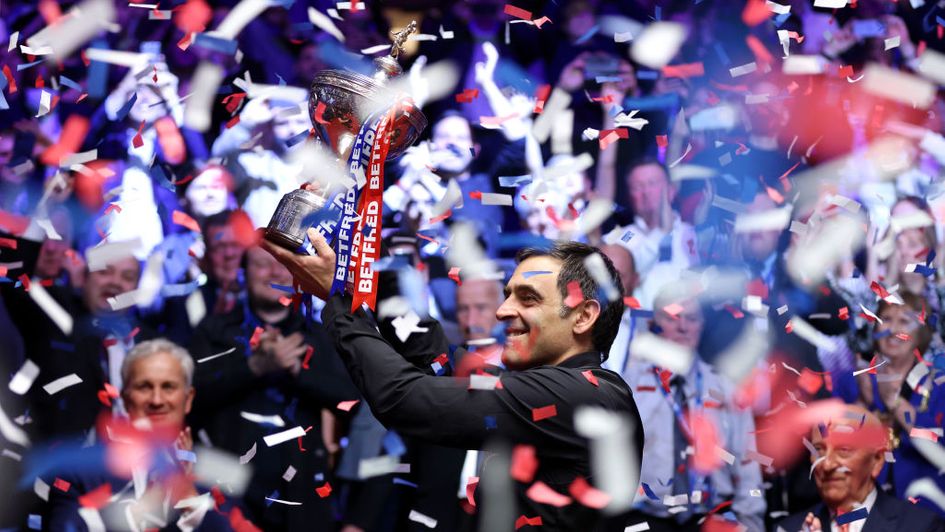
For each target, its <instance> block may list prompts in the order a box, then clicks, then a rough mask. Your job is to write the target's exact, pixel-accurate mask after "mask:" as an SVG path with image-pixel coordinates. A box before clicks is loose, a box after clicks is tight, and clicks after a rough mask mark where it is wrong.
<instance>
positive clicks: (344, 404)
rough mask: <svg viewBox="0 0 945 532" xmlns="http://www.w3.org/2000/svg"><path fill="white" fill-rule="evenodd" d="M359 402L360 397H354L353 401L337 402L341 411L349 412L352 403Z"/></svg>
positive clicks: (352, 405) (352, 406)
mask: <svg viewBox="0 0 945 532" xmlns="http://www.w3.org/2000/svg"><path fill="white" fill-rule="evenodd" d="M360 402H361V400H360V399H355V400H353V401H342V402H340V403H338V410H341V411H342V412H350V411H351V409H352V408H354V405H356V404H358V403H360Z"/></svg>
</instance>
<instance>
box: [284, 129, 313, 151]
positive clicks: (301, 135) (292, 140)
mask: <svg viewBox="0 0 945 532" xmlns="http://www.w3.org/2000/svg"><path fill="white" fill-rule="evenodd" d="M307 137H308V130H307V129H306V130H304V131H299V132H298V133H296V134H295V135H292V136H291V137H289V140H287V141H285V145H286V146H287V147H289V148H291V147H292V146H295V145H296V144H298V143H300V142H302V141H304V140H305V139H306V138H307Z"/></svg>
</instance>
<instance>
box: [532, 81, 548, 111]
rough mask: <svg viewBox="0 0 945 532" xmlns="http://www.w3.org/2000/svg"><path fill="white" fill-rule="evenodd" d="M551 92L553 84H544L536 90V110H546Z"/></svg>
mask: <svg viewBox="0 0 945 532" xmlns="http://www.w3.org/2000/svg"><path fill="white" fill-rule="evenodd" d="M550 94H551V85H542V86H540V87H538V90H536V91H535V109H534V112H536V113H540V112H542V111H544V110H545V102H546V101H548V95H550Z"/></svg>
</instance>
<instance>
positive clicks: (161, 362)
mask: <svg viewBox="0 0 945 532" xmlns="http://www.w3.org/2000/svg"><path fill="white" fill-rule="evenodd" d="M121 380H122V382H124V383H125V385H124V387H123V388H122V390H121V398H122V400H123V401H124V404H125V409H126V411H127V412H128V417H129V418H130V419H131V421H132V422H133V423H135V422H139V420H143V419H147V420H148V421H149V422H150V426H151V427H152V428H153V429H162V430H164V429H166V430H172V431H182V435H183V434H185V435H186V439H187V440H190V439H191V438H190V429H189V428H184V418H185V417H186V416H187V414H188V413H190V408H191V405H192V404H193V401H194V387H193V380H194V360H193V358H192V357H191V356H190V353H188V352H187V351H186V350H185V349H184V348H182V347H180V346H178V345H177V344H175V343H173V342H171V341H169V340H165V339H163V338H158V339H156V340H148V341H146V342H141V343H140V344H138V345H136V346H135V347H134V348H133V349H132V350H131V351H130V352H129V353H128V356H126V357H125V360H124V361H123V362H122V365H121Z"/></svg>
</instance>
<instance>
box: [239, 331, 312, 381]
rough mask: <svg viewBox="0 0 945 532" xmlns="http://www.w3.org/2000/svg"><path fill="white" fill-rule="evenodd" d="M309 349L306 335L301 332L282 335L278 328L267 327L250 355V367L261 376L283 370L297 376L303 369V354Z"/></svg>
mask: <svg viewBox="0 0 945 532" xmlns="http://www.w3.org/2000/svg"><path fill="white" fill-rule="evenodd" d="M307 350H308V346H307V345H305V336H304V335H303V334H302V333H301V332H294V333H292V334H290V335H289V336H282V334H280V333H279V331H278V330H276V329H273V328H271V327H267V328H266V331H265V332H264V333H263V334H262V337H261V338H260V339H259V345H258V346H257V347H256V351H255V352H254V353H253V355H252V356H251V357H249V369H250V370H252V372H253V373H254V374H256V376H260V377H261V376H263V375H267V374H269V373H279V372H283V371H289V372H290V373H292V375H293V376H297V375H298V374H299V371H300V370H301V369H302V356H303V355H305V352H306V351H307Z"/></svg>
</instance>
